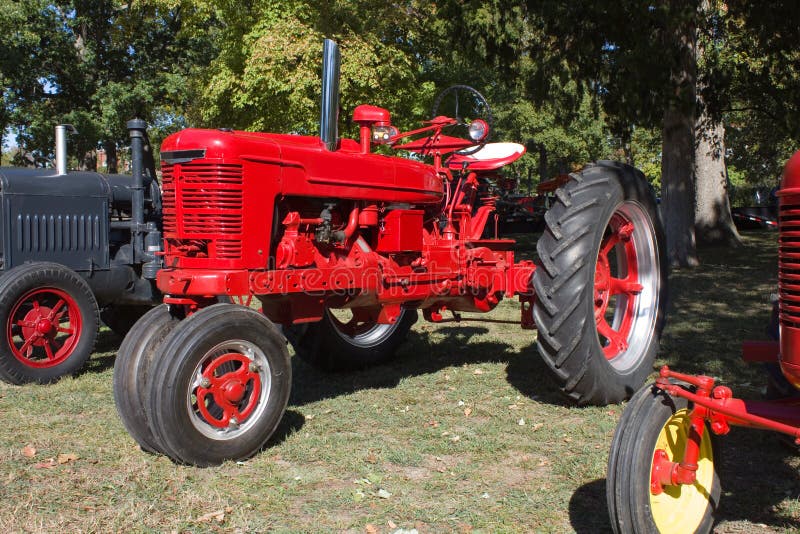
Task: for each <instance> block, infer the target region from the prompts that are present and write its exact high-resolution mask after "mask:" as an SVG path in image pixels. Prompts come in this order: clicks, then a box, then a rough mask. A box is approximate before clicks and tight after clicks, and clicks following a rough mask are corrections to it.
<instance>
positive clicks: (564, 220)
mask: <svg viewBox="0 0 800 534" xmlns="http://www.w3.org/2000/svg"><path fill="white" fill-rule="evenodd" d="M577 178H578V179H577V180H576V179H575V177H573V180H571V181H570V182H568V183H567V184H565V185H564V186H562V187H561V188H559V189H558V190H557V191H556V198H557V201H556V203H555V204H554V205H553V207H552V208H551V209H550V210H548V212H547V214H546V215H545V219H546V220H547V225H548V229H547V230H546V232H545V233H544V234H543V235H542V237H541V238H540V239H539V242H538V243H537V252H538V255H539V258H540V260H539V264H538V265H537V268H536V270H535V271H534V275H533V281H534V287H535V289H536V301H535V302H534V318H535V320H536V324H537V328H538V331H539V335H538V336H537V345H538V348H539V353H540V354H541V356H542V358H543V360H544V361H545V363H546V364H547V365H548V368H549V369H550V371H551V372H552V374H553V376H554V378H555V379H556V381H557V383H558V384H559V386H560V387H561V390H562V392H563V393H565V394H566V395H567V396H568V397H570V398H571V399H572V400H573V401H574V402H576V403H578V404H582V405H583V404H595V405H606V404H611V403H617V402H621V401H623V400H625V399H627V398H629V397H630V396H631V395H632V394H633V393H634V392H635V391H636V390H637V389H638V388H640V387H641V386H642V384H643V383H644V382H645V380H646V379H647V377H648V376H649V374H650V373H651V372H652V371H653V364H654V362H655V357H656V352H657V350H658V347H659V340H660V337H661V332H662V330H663V328H664V323H665V319H666V306H667V293H668V292H667V276H668V263H667V258H666V239H665V237H664V231H663V225H662V223H661V219H660V216H659V214H658V209H657V205H656V202H655V196H654V195H653V192H652V188H651V187H650V184H648V183H647V181H646V180H645V178H644V175H642V174H641V172H639V171H638V170H636V169H634V168H633V167H630V166H628V165H624V164H621V163H615V162H606V161H602V162H598V163H597V164H595V165H592V166H589V167H587V168H586V169H584V171H582V172H581V173H580V174H579V175H578V176H577ZM606 183H607V185H606ZM587 191H589V192H592V191H595V192H596V193H595V194H593V195H592V194H591V193H587ZM584 197H586V198H584ZM590 201H591V202H593V204H591V205H588V207H585V206H587V204H586V203H587V202H590ZM625 201H632V202H635V203H636V204H637V205H638V207H639V208H640V209H641V211H642V212H643V213H644V214H645V215H647V216H648V218H649V219H650V221H651V223H652V227H653V231H654V236H653V238H654V244H655V247H656V252H657V254H658V258H657V259H656V262H655V265H656V266H657V268H658V270H659V273H658V276H659V287H658V288H657V294H658V307H657V309H656V311H655V318H654V324H653V329H652V333H651V337H650V340H649V343H648V344H647V347H646V348H645V349H644V350H643V351H642V354H641V355H640V357H639V358H638V360H637V361H636V362H635V363H634V364H633V365H632V366H631V367H630V368H628V369H626V370H624V371H620V370H618V369H617V368H615V367H614V366H613V365H612V364H611V363H610V362H609V361H608V359H607V358H606V357H605V354H604V353H603V350H602V347H601V346H600V342H599V339H598V334H597V325H596V322H595V318H594V311H595V308H594V298H593V295H592V292H593V291H594V278H595V269H596V263H597V257H598V253H599V250H600V244H601V242H602V238H603V234H604V232H605V229H606V227H607V226H608V223H609V221H610V220H611V217H612V216H613V214H614V213H615V212H616V211H617V208H618V207H620V206H621V205H622V203H623V202H625ZM582 206H583V209H584V211H583V212H578V213H575V214H573V213H571V210H577V209H578V208H579V207H582ZM594 206H597V207H594ZM586 228H588V231H587V233H585V234H583V235H581V236H580V237H578V238H576V239H574V240H573V241H571V242H570V240H571V239H573V237H574V236H575V234H577V233H580V232H582V231H583V230H584V229H586ZM556 234H558V235H559V236H560V237H557V236H556ZM565 243H566V245H565ZM554 254H555V255H556V257H555V258H551V257H550V256H551V255H554ZM545 256H547V257H546V258H545ZM547 260H549V261H550V265H545V261H547ZM580 261H583V262H584V263H583V265H582V266H581V267H580V268H579V269H578V270H577V272H574V273H572V274H569V275H567V274H565V273H569V272H570V270H571V269H572V268H573V267H574V266H576V265H577V262H580ZM553 267H554V268H555V269H556V270H557V271H558V273H559V274H556V275H554V276H551V274H550V271H551V270H553ZM559 276H563V277H564V278H566V280H561V279H559ZM545 299H547V300H548V301H549V302H544V301H545ZM575 299H580V302H579V303H578V304H577V307H576V308H574V309H572V311H569V312H568V313H565V314H564V315H566V317H564V318H562V317H559V315H560V314H562V313H564V311H565V310H567V309H569V305H570V304H569V303H571V302H574V300H575ZM548 306H555V308H556V309H557V311H556V312H555V313H551V311H552V309H553V308H548ZM556 347H558V348H556ZM562 351H563V352H562Z"/></svg>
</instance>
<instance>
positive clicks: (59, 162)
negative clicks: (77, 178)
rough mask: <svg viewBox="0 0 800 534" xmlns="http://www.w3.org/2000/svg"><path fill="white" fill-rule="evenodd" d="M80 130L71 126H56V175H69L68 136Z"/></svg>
mask: <svg viewBox="0 0 800 534" xmlns="http://www.w3.org/2000/svg"><path fill="white" fill-rule="evenodd" d="M76 133H78V130H76V129H75V127H74V126H73V125H71V124H59V125H58V126H56V173H57V174H59V175H63V174H67V136H68V135H69V134H76Z"/></svg>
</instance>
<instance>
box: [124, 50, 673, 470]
mask: <svg viewBox="0 0 800 534" xmlns="http://www.w3.org/2000/svg"><path fill="white" fill-rule="evenodd" d="M323 56H324V61H323V69H322V78H323V96H322V118H321V135H320V136H319V137H316V136H302V135H282V134H266V133H252V132H241V131H231V130H228V129H220V130H199V129H188V130H184V131H181V132H179V133H177V134H174V135H172V136H170V137H169V138H167V139H166V140H165V141H164V143H163V145H162V146H161V161H162V172H163V210H164V222H163V228H164V233H163V235H164V265H165V268H164V269H162V270H161V271H159V273H158V277H157V284H158V287H159V288H160V290H161V291H162V292H163V293H164V294H165V295H166V296H165V298H164V303H165V304H164V305H162V306H159V307H157V308H155V309H153V310H152V311H150V312H149V313H148V314H147V315H145V316H144V317H142V319H141V320H140V321H139V322H138V323H137V324H136V325H135V326H134V327H133V329H132V330H131V331H130V333H129V334H128V336H127V337H126V338H125V340H124V342H123V344H122V346H121V348H120V351H119V356H118V358H117V362H116V366H115V369H114V393H115V400H116V404H117V408H118V412H119V413H120V416H121V417H122V420H123V422H124V424H125V426H126V428H127V429H128V430H129V431H130V433H131V434H132V435H133V436H134V438H135V439H136V440H137V441H138V442H139V444H140V445H141V446H142V447H143V448H144V449H146V450H149V451H154V452H159V453H163V454H166V455H167V456H169V457H170V458H172V459H174V460H175V461H178V462H184V463H189V464H196V465H212V464H217V463H220V462H222V461H224V460H226V459H239V458H246V457H248V456H250V455H252V454H254V453H255V452H257V451H258V450H259V449H260V448H261V447H262V446H263V444H264V443H265V442H266V441H267V439H268V438H269V437H270V435H271V434H272V433H273V431H274V430H275V428H276V426H277V425H278V423H279V421H280V420H281V418H282V415H283V413H284V410H285V408H286V404H287V400H288V398H289V390H290V387H291V369H292V368H291V364H290V361H289V352H288V348H287V339H288V340H289V341H290V342H291V343H292V344H293V346H294V349H295V352H296V354H297V356H298V357H300V358H303V359H304V360H307V361H309V362H311V363H313V364H316V365H318V366H321V367H323V368H326V369H329V370H337V369H348V368H356V367H364V366H367V365H371V364H376V363H379V362H383V361H386V360H388V359H390V358H391V357H392V356H393V354H394V352H395V350H396V349H397V347H398V346H399V345H400V343H402V341H403V340H404V339H405V337H406V335H407V333H408V331H409V329H410V328H411V326H412V324H413V323H414V322H415V321H416V320H417V314H418V311H420V310H421V311H422V315H423V317H424V318H425V319H426V320H428V321H432V322H442V321H447V320H454V319H458V318H459V317H460V315H459V314H460V313H461V312H489V311H491V310H492V309H494V308H495V307H496V306H497V304H498V303H499V302H500V301H501V299H503V298H510V297H517V298H518V299H519V301H520V306H521V311H520V320H519V323H520V325H521V326H522V327H523V328H533V327H534V325H536V326H537V327H538V329H539V335H538V343H539V349H540V352H541V354H542V356H543V357H544V360H545V361H546V363H547V364H548V366H549V367H550V369H551V370H552V373H553V375H554V377H555V378H556V380H557V381H558V383H559V384H560V386H561V388H562V390H563V391H564V392H565V393H566V394H567V395H568V396H569V397H570V398H572V399H573V400H574V401H575V402H577V403H582V404H586V403H596V404H597V403H608V402H618V401H621V400H623V399H625V398H627V397H629V396H630V394H631V393H632V392H633V391H635V390H636V389H637V388H638V387H639V386H641V384H642V383H643V382H644V380H645V379H646V377H647V375H648V374H649V373H650V372H651V370H652V363H653V359H654V357H655V351H656V349H657V345H658V339H659V334H660V331H661V328H662V326H663V319H664V305H665V298H664V290H665V284H666V269H665V263H664V256H663V253H662V250H663V237H662V235H663V233H662V230H661V225H660V221H659V217H658V213H657V210H656V203H655V198H654V196H653V194H652V191H651V188H650V186H649V185H648V183H647V182H646V181H645V179H644V176H643V175H642V174H641V173H640V172H638V171H636V170H635V169H633V168H631V167H628V166H625V165H622V164H618V163H612V162H601V163H598V164H595V165H592V166H589V167H587V168H586V169H584V170H583V171H582V172H580V173H577V174H574V175H573V176H572V180H571V181H570V182H569V183H568V184H566V185H565V186H564V187H562V188H561V189H559V190H558V191H557V193H556V196H557V199H558V200H557V202H556V205H555V206H554V207H553V209H551V210H550V212H549V213H548V214H547V230H546V232H545V234H544V235H543V237H542V238H541V239H540V241H539V243H538V254H539V264H538V265H535V264H534V263H533V262H532V261H516V262H515V260H514V241H513V240H510V239H501V238H499V237H498V236H497V235H494V236H493V237H491V238H488V239H487V238H485V237H483V236H484V229H485V227H486V224H487V221H488V220H489V218H490V216H491V215H492V213H493V212H494V210H495V201H496V198H495V197H493V196H491V195H481V194H479V184H480V181H481V180H482V179H483V177H484V176H491V175H494V173H495V171H496V170H497V169H499V168H501V167H502V166H504V165H507V164H509V163H512V162H513V161H515V160H516V159H518V158H519V157H520V156H521V155H522V154H523V153H524V151H525V149H524V147H523V146H522V145H518V144H515V143H502V144H499V145H498V144H493V145H492V149H491V150H482V148H483V147H484V146H487V140H488V138H489V134H490V128H491V122H492V121H491V113H490V110H489V106H488V104H487V103H486V100H485V99H484V98H483V96H481V95H480V94H479V93H478V92H477V91H475V90H474V89H472V88H469V87H466V86H454V87H451V88H449V89H447V90H445V91H444V92H443V93H442V94H440V95H439V97H438V98H437V100H436V103H435V105H434V113H433V118H432V119H431V120H429V121H426V122H425V123H424V124H423V125H422V126H421V127H420V128H418V129H415V130H412V131H408V132H402V133H401V132H398V131H397V129H396V128H395V127H394V126H392V123H391V117H390V114H389V111H387V110H385V109H382V108H379V107H376V106H371V105H360V106H358V107H356V108H355V110H354V111H353V116H352V120H353V122H354V123H355V124H358V125H359V129H360V139H359V140H358V141H353V140H350V139H339V138H338V134H337V122H338V120H337V112H338V108H339V106H338V70H339V55H338V49H337V48H336V46H335V44H334V43H333V42H332V41H326V43H325V48H324V51H323ZM376 147H382V148H380V149H379V150H378V151H377V152H376V151H375V148H376ZM389 149H397V150H403V151H407V152H409V153H411V154H412V156H411V157H409V158H401V157H395V156H387V155H385V154H381V153H378V152H381V151H383V152H387V151H388V150H389ZM222 295H231V296H236V295H250V296H251V297H252V296H254V297H255V298H257V299H258V301H260V305H261V308H260V309H259V310H258V311H256V310H255V309H253V308H251V307H250V306H247V305H241V304H239V305H237V304H232V303H227V304H215V302H216V301H215V300H214V297H217V296H222ZM243 304H249V299H245V301H244V302H243ZM451 316H452V319H451V318H450V317H451Z"/></svg>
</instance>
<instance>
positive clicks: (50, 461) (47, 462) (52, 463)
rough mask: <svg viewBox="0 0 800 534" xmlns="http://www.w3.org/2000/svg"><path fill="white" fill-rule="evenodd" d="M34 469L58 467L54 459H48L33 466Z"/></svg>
mask: <svg viewBox="0 0 800 534" xmlns="http://www.w3.org/2000/svg"><path fill="white" fill-rule="evenodd" d="M33 467H34V468H36V469H53V468H54V467H58V464H57V463H56V459H55V458H48V459H47V460H45V461H44V462H39V463H38V464H36V465H34V466H33Z"/></svg>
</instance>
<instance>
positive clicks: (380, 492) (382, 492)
mask: <svg viewBox="0 0 800 534" xmlns="http://www.w3.org/2000/svg"><path fill="white" fill-rule="evenodd" d="M391 496H392V494H391V493H389V492H388V491H386V490H385V489H383V488H381V489H379V490H378V497H380V498H381V499H388V498H389V497H391Z"/></svg>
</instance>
